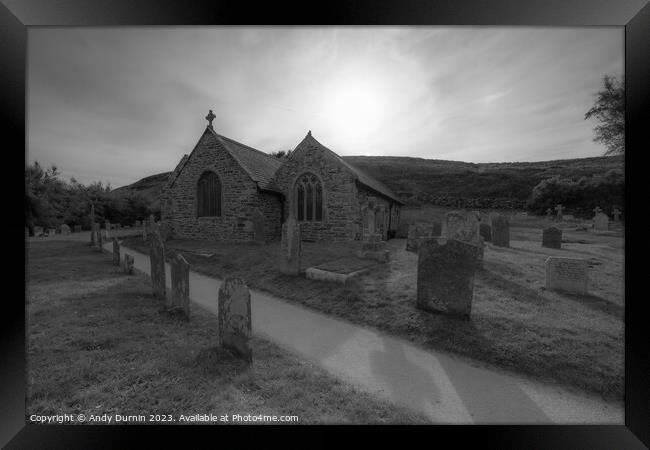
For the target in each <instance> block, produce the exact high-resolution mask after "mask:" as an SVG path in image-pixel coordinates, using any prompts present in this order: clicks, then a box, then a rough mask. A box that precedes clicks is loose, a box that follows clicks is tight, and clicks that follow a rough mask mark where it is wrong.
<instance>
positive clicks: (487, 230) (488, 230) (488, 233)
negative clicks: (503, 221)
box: [478, 223, 492, 242]
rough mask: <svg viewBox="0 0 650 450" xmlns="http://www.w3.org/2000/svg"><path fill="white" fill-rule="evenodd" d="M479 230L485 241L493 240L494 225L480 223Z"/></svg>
mask: <svg viewBox="0 0 650 450" xmlns="http://www.w3.org/2000/svg"><path fill="white" fill-rule="evenodd" d="M478 231H479V233H480V234H481V237H482V238H483V240H484V241H485V242H491V241H492V227H491V226H490V225H488V224H487V223H480V224H479V228H478Z"/></svg>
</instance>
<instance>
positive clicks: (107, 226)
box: [104, 220, 111, 238]
mask: <svg viewBox="0 0 650 450" xmlns="http://www.w3.org/2000/svg"><path fill="white" fill-rule="evenodd" d="M104 228H105V229H106V238H110V237H111V222H110V221H108V220H107V221H105V222H104Z"/></svg>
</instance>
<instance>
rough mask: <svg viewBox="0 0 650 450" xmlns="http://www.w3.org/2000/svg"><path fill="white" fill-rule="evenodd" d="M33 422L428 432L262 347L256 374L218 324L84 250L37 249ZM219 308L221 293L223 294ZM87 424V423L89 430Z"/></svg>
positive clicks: (76, 245)
mask: <svg viewBox="0 0 650 450" xmlns="http://www.w3.org/2000/svg"><path fill="white" fill-rule="evenodd" d="M27 269H28V272H27V276H28V278H27V279H28V283H29V284H28V286H27V294H28V305H27V306H28V308H27V312H28V317H27V331H28V347H27V352H28V353H27V363H28V373H27V381H28V389H27V411H26V412H27V417H29V415H30V414H59V413H64V412H66V413H77V414H78V413H85V414H86V416H89V415H90V414H96V415H101V414H104V413H107V414H122V415H126V414H145V415H148V414H149V413H157V414H174V415H175V416H176V417H178V415H179V414H185V415H189V414H198V413H214V414H233V413H240V414H249V413H250V414H269V415H285V414H291V415H297V416H298V417H299V422H298V423H299V424H303V423H363V424H365V423H423V422H425V419H423V418H422V417H420V416H418V415H416V414H414V413H411V412H410V411H405V410H403V409H400V408H397V407H395V406H393V405H390V404H388V403H384V402H382V401H379V400H377V399H375V398H373V397H371V396H369V395H367V394H365V393H361V392H359V391H357V390H356V389H354V388H353V387H351V386H349V385H346V384H344V383H341V382H339V381H338V380H336V379H334V378H332V377H330V376H329V375H327V374H326V373H325V372H323V371H322V370H321V369H319V368H317V367H315V366H313V365H312V364H310V363H306V362H302V361H300V360H299V359H298V358H296V357H294V356H292V355H290V354H288V353H286V352H284V351H283V350H281V349H279V348H278V347H276V346H274V345H272V344H271V343H269V342H266V341H264V340H261V339H257V338H254V339H253V343H252V345H253V355H254V364H253V368H252V369H247V368H246V367H245V366H244V365H243V363H241V362H239V361H238V360H236V359H234V358H233V357H232V356H229V354H228V353H227V352H223V351H218V350H217V349H216V348H215V343H216V338H217V319H216V317H215V316H214V315H212V314H211V313H209V312H207V311H204V310H202V309H200V308H199V307H197V306H195V305H193V310H192V315H191V320H190V321H189V322H188V321H185V320H183V319H182V318H181V317H180V316H175V315H169V314H168V313H166V312H164V311H163V310H162V301H160V300H156V299H154V298H152V295H151V284H150V281H149V280H148V278H147V277H146V276H144V275H142V274H140V275H132V276H126V275H123V274H122V273H121V271H120V269H119V268H118V267H117V266H114V265H113V264H112V257H111V255H109V254H106V253H104V254H100V253H98V252H96V251H94V250H93V249H92V248H91V247H90V246H88V245H87V243H86V242H85V241H84V242H81V241H77V242H73V241H49V242H34V243H32V242H30V244H29V248H28V266H27ZM215 302H216V292H215ZM86 423H88V422H86Z"/></svg>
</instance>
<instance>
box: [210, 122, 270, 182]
mask: <svg viewBox="0 0 650 450" xmlns="http://www.w3.org/2000/svg"><path fill="white" fill-rule="evenodd" d="M208 129H209V130H210V131H212V133H213V134H214V135H215V137H216V138H217V139H218V140H219V142H221V144H223V146H224V147H225V148H226V150H227V151H228V153H230V155H231V156H232V157H233V158H235V160H236V161H237V162H238V163H239V165H240V166H241V167H242V169H244V170H245V171H246V173H247V174H248V176H250V177H251V179H252V180H253V181H254V182H256V183H257V185H258V186H259V187H260V189H264V190H267V191H274V192H281V191H280V189H279V188H278V187H277V186H276V185H275V182H274V181H273V177H274V175H275V172H276V171H277V170H278V169H279V168H280V166H281V165H282V161H280V160H279V159H277V158H274V157H273V156H271V155H269V154H268V153H264V152H262V151H260V150H257V149H254V148H253V147H249V146H248V145H244V144H242V143H241V142H237V141H235V140H233V139H230V138H228V137H225V136H222V135H220V134H217V132H216V131H214V130H213V129H212V128H210V127H208Z"/></svg>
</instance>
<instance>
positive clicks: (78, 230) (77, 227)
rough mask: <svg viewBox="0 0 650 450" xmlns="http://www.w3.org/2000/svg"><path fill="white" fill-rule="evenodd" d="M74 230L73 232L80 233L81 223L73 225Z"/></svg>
mask: <svg viewBox="0 0 650 450" xmlns="http://www.w3.org/2000/svg"><path fill="white" fill-rule="evenodd" d="M74 232H75V233H81V225H75V226H74Z"/></svg>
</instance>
